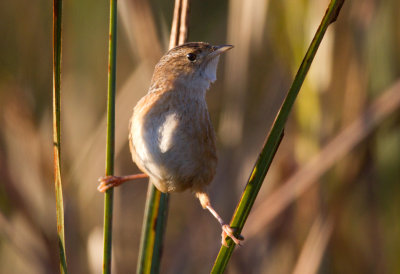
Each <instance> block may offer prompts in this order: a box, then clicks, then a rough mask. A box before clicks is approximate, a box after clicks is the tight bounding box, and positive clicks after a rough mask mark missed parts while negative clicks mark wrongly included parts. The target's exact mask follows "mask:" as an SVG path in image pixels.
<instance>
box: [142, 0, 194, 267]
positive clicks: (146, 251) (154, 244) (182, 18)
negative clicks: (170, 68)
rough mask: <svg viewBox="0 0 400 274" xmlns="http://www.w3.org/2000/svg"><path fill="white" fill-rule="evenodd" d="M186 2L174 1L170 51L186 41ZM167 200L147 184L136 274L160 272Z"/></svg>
mask: <svg viewBox="0 0 400 274" xmlns="http://www.w3.org/2000/svg"><path fill="white" fill-rule="evenodd" d="M189 2H190V1H189V0H175V7H174V18H173V21H172V27H171V36H170V44H169V47H170V49H171V48H173V47H175V46H177V43H179V42H181V43H184V42H186V38H187V30H188V15H189V4H190V3H189ZM168 201H169V194H167V193H161V192H160V191H159V190H157V188H155V187H154V185H153V184H152V183H151V182H150V183H149V188H148V193H147V200H146V206H145V214H144V218H143V228H142V236H141V240H140V250H139V258H138V266H137V273H159V272H160V271H159V270H160V264H161V254H162V246H163V239H164V234H165V229H166V223H167V216H168Z"/></svg>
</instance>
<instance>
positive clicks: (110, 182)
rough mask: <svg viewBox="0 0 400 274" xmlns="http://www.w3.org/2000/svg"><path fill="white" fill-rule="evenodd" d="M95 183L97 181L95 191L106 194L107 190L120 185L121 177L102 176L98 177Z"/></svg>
mask: <svg viewBox="0 0 400 274" xmlns="http://www.w3.org/2000/svg"><path fill="white" fill-rule="evenodd" d="M97 181H99V183H100V184H99V186H98V187H97V190H98V191H100V192H106V191H107V190H108V189H110V188H112V187H115V186H118V185H120V184H121V177H118V176H113V175H111V176H104V177H100V178H99V179H98V180H97Z"/></svg>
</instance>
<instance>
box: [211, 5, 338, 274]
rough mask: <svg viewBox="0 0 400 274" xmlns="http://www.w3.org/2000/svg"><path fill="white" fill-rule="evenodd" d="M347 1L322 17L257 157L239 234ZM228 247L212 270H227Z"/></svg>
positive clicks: (237, 217)
mask: <svg viewBox="0 0 400 274" xmlns="http://www.w3.org/2000/svg"><path fill="white" fill-rule="evenodd" d="M343 3H344V0H331V2H330V4H329V6H328V9H327V11H326V13H325V16H324V17H323V19H322V22H321V24H320V26H319V28H318V30H317V32H316V34H315V36H314V39H313V40H312V42H311V44H310V46H309V48H308V50H307V53H306V55H305V57H304V59H303V62H302V63H301V65H300V68H299V70H298V71H297V74H296V76H295V79H294V81H293V83H292V86H291V87H290V90H289V92H288V94H287V96H286V98H285V100H284V101H283V103H282V106H281V108H280V110H279V112H278V115H277V117H276V118H275V122H274V124H273V126H272V128H271V130H270V132H269V134H268V137H267V139H266V142H265V144H264V147H263V149H262V151H261V153H260V155H259V157H258V159H257V162H256V164H255V166H254V168H253V170H252V173H251V175H250V176H249V180H248V182H247V184H246V188H245V190H244V192H243V194H242V197H241V199H240V202H239V204H238V206H237V207H236V210H235V213H234V215H233V218H232V220H231V223H230V225H231V227H232V228H234V229H235V233H237V234H240V233H241V231H242V229H243V226H244V224H245V222H246V220H247V217H248V215H249V213H250V210H251V208H252V206H253V204H254V201H255V199H256V197H257V194H258V191H259V190H260V188H261V185H262V183H263V181H264V178H265V176H266V174H267V171H268V169H269V167H270V165H271V162H272V160H273V158H274V155H275V152H276V151H277V149H278V146H279V143H280V140H281V139H282V136H283V129H284V126H285V123H286V121H287V119H288V116H289V114H290V111H291V109H292V107H293V104H294V101H295V99H296V97H297V95H298V93H299V90H300V88H301V86H302V84H303V82H304V79H305V77H306V74H307V72H308V70H309V68H310V66H311V63H312V61H313V59H314V56H315V54H316V52H317V49H318V47H319V45H320V43H321V41H322V38H323V37H324V34H325V32H326V30H327V28H328V26H329V24H330V23H332V22H334V21H335V20H336V17H337V16H338V14H339V12H340V8H341V7H342V5H343ZM227 242H228V247H225V246H222V247H221V249H220V251H219V253H218V256H217V258H216V260H215V263H214V266H213V268H212V270H211V273H223V272H224V270H225V268H226V266H227V264H228V262H229V259H230V257H231V255H232V252H233V250H234V248H235V244H234V242H233V241H232V240H231V239H227Z"/></svg>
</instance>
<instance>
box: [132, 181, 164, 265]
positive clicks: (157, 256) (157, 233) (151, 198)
mask: <svg viewBox="0 0 400 274" xmlns="http://www.w3.org/2000/svg"><path fill="white" fill-rule="evenodd" d="M168 200H169V195H167V194H165V193H161V192H160V191H159V190H157V189H156V188H155V187H154V185H153V184H152V183H151V182H150V183H149V187H148V190H147V198H146V206H145V212H144V222H143V228H142V235H141V242H140V253H139V259H138V265H137V273H159V272H160V271H159V270H160V262H161V250H162V244H163V238H164V232H165V225H166V221H167V214H168Z"/></svg>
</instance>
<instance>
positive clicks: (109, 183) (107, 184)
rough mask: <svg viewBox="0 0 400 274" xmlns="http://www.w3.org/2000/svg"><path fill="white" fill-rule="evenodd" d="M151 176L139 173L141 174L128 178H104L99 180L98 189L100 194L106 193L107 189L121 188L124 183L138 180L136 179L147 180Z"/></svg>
mask: <svg viewBox="0 0 400 274" xmlns="http://www.w3.org/2000/svg"><path fill="white" fill-rule="evenodd" d="M147 177H149V175H147V174H145V173H139V174H133V175H127V176H113V175H111V176H104V177H100V178H99V180H98V181H99V182H100V184H99V186H98V187H97V190H98V191H100V192H105V191H106V190H107V189H110V188H112V187H116V186H119V185H120V184H122V183H125V182H127V181H131V180H136V179H141V178H147Z"/></svg>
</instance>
